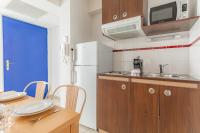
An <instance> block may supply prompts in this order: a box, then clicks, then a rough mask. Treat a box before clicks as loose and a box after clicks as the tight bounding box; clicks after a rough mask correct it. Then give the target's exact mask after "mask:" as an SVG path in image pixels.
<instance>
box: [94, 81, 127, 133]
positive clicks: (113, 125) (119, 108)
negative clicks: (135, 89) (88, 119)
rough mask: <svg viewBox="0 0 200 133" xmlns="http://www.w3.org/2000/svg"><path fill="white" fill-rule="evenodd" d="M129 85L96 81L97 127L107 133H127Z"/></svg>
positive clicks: (120, 82) (122, 82)
mask: <svg viewBox="0 0 200 133" xmlns="http://www.w3.org/2000/svg"><path fill="white" fill-rule="evenodd" d="M129 89H130V88H129V83H128V82H124V81H114V80H104V79H99V80H98V90H97V114H98V117H97V125H98V128H99V129H102V130H105V131H107V132H109V133H128V130H129V129H128V119H129V118H128V100H129V99H128V98H129Z"/></svg>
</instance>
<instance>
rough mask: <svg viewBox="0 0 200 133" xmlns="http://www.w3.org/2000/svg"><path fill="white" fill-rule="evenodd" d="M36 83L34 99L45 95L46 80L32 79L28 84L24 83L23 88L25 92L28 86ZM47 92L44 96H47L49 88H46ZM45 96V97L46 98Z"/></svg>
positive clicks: (42, 97)
mask: <svg viewBox="0 0 200 133" xmlns="http://www.w3.org/2000/svg"><path fill="white" fill-rule="evenodd" d="M34 84H36V92H35V98H36V99H40V100H42V99H44V95H45V90H46V86H47V85H48V83H47V82H45V81H33V82H30V83H29V84H28V85H26V87H25V88H24V92H27V90H28V89H29V87H30V86H32V85H34ZM47 89H48V90H47V94H46V97H47V96H48V93H49V88H47ZM46 97H45V98H46Z"/></svg>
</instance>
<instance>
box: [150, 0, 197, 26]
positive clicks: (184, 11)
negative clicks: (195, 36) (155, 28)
mask: <svg viewBox="0 0 200 133" xmlns="http://www.w3.org/2000/svg"><path fill="white" fill-rule="evenodd" d="M193 1H195V0H174V1H172V2H171V3H162V4H159V5H157V6H152V7H149V13H148V14H149V22H148V24H149V25H152V24H158V23H162V22H168V21H173V20H179V19H185V18H188V17H190V15H191V11H192V10H193V11H194V10H195V8H193V9H192V7H191V5H192V3H193V4H194V2H193Z"/></svg>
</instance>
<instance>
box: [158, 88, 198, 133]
mask: <svg viewBox="0 0 200 133" xmlns="http://www.w3.org/2000/svg"><path fill="white" fill-rule="evenodd" d="M160 133H200V90H198V89H196V90H195V89H187V88H178V87H165V86H160Z"/></svg>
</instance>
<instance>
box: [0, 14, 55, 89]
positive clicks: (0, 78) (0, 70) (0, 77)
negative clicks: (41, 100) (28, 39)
mask: <svg viewBox="0 0 200 133" xmlns="http://www.w3.org/2000/svg"><path fill="white" fill-rule="evenodd" d="M3 16H6V17H11V18H13V19H16V20H20V21H24V22H26V21H25V20H24V19H23V18H22V19H20V18H15V17H13V16H12V15H11V16H9V15H6V14H2V13H0V64H2V65H0V92H1V91H4V59H3V56H4V55H3V54H4V53H3V19H2V17H3ZM27 23H29V24H33V25H37V26H41V27H44V28H47V51H48V53H47V61H48V64H47V69H48V82H51V77H52V73H51V52H50V51H51V46H50V45H49V34H48V32H49V30H50V29H51V28H52V27H46V26H43V25H40V24H35V23H31V22H29V21H27ZM48 87H49V88H50V85H49V86H48Z"/></svg>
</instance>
